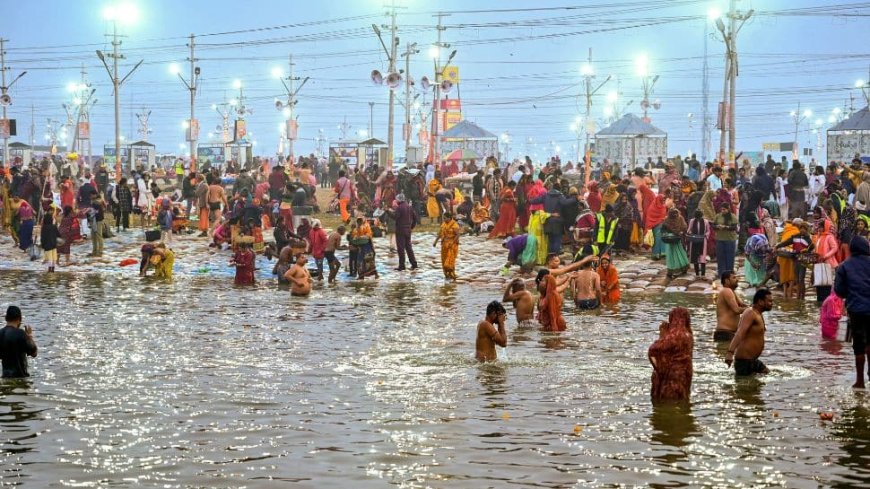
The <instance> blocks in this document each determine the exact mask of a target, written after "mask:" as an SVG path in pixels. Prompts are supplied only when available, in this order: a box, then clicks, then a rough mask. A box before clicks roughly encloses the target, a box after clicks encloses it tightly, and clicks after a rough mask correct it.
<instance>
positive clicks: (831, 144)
mask: <svg viewBox="0 0 870 489" xmlns="http://www.w3.org/2000/svg"><path fill="white" fill-rule="evenodd" d="M827 149H828V161H847V162H848V161H852V158H854V157H855V156H856V155H859V156H862V157H866V156H868V155H870V134H865V133H862V132H859V131H849V132H847V133H838V134H828V146H827Z"/></svg>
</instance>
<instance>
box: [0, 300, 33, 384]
mask: <svg viewBox="0 0 870 489" xmlns="http://www.w3.org/2000/svg"><path fill="white" fill-rule="evenodd" d="M21 319H22V316H21V309H19V308H18V306H9V307H8V308H7V309H6V327H4V328H3V329H0V360H2V364H3V378H20V377H29V376H30V374H29V373H28V371H27V357H28V356H31V357H33V358H36V353H37V348H36V343H35V342H34V341H33V329H32V328H31V327H30V326H25V327H24V329H23V330H22V329H21Z"/></svg>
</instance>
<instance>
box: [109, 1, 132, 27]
mask: <svg viewBox="0 0 870 489" xmlns="http://www.w3.org/2000/svg"><path fill="white" fill-rule="evenodd" d="M103 19H105V20H108V21H112V22H118V23H121V24H135V23H136V22H137V21H138V20H139V8H138V7H137V6H136V5H135V4H132V3H129V2H127V3H119V4H116V5H108V6H106V7H105V8H103Z"/></svg>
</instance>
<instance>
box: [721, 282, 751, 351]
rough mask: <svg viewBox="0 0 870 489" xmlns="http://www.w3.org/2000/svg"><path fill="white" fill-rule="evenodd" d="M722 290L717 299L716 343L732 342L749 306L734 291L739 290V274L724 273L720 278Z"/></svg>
mask: <svg viewBox="0 0 870 489" xmlns="http://www.w3.org/2000/svg"><path fill="white" fill-rule="evenodd" d="M719 280H720V282H722V290H721V291H720V292H719V296H718V297H717V298H716V331H714V332H713V340H714V341H731V340H732V339H734V333H736V332H737V324H738V322H739V321H740V315H741V314H743V311H745V310H746V309H747V308H748V307H749V306H747V305H746V304H744V303H743V301H742V300H740V298H739V297H737V294H735V293H734V290H735V289H737V274H736V273H734V272H732V271H726V272H722V276H721V277H720V279H719Z"/></svg>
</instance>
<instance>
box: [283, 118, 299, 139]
mask: <svg viewBox="0 0 870 489" xmlns="http://www.w3.org/2000/svg"><path fill="white" fill-rule="evenodd" d="M286 124H287V139H290V140H291V141H292V140H296V139H297V138H298V136H299V122H298V121H296V120H295V119H289V120H287V121H286Z"/></svg>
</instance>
